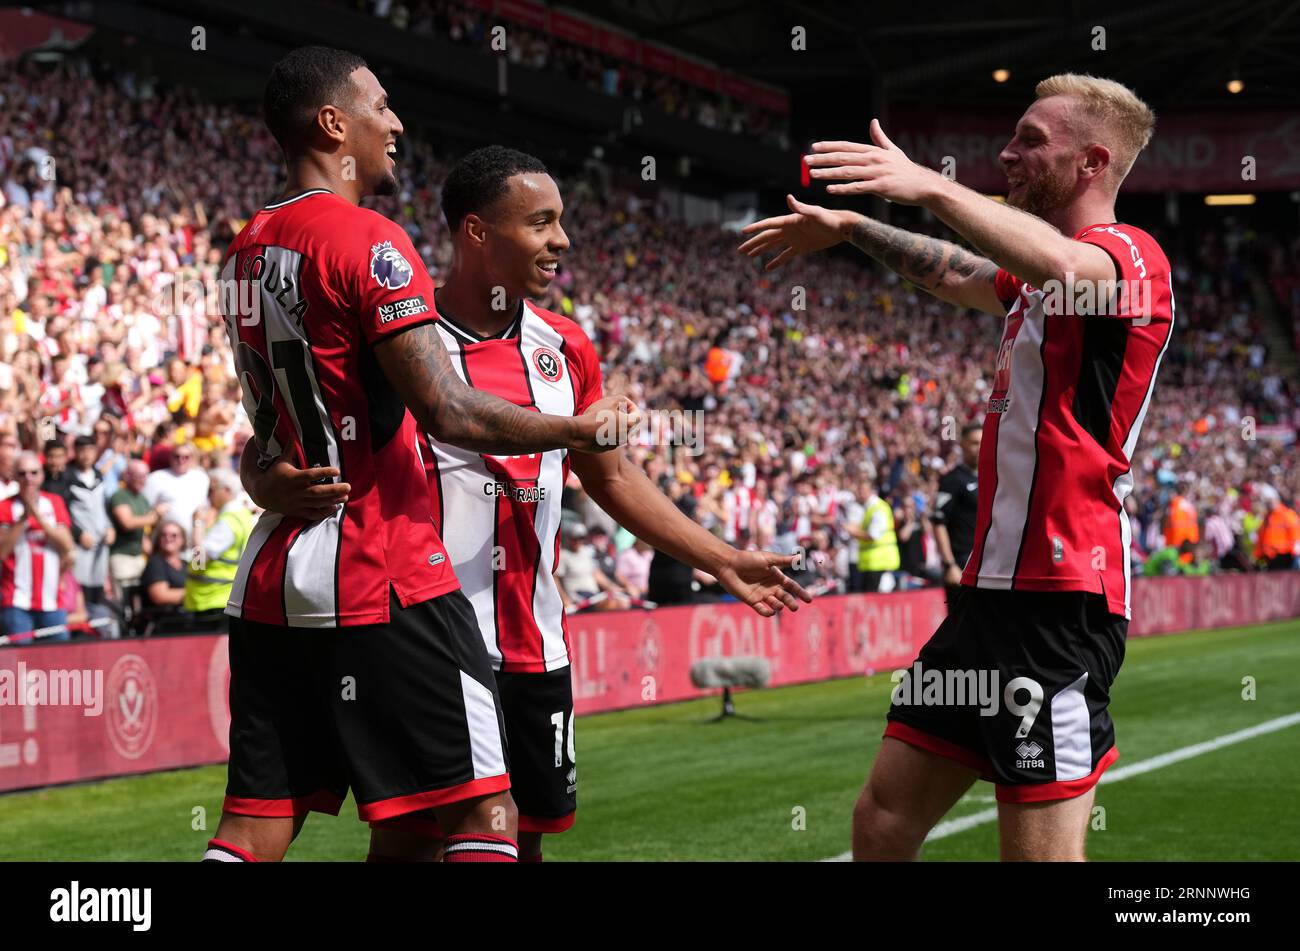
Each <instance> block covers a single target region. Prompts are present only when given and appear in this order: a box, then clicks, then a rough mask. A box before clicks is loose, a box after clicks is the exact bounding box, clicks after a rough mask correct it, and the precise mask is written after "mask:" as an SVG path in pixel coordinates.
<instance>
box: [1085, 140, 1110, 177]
mask: <svg viewBox="0 0 1300 951" xmlns="http://www.w3.org/2000/svg"><path fill="white" fill-rule="evenodd" d="M1108 168H1110V149H1108V148H1106V146H1104V145H1100V144H1093V145H1090V146H1088V147H1087V148H1086V149H1084V152H1083V174H1084V175H1085V176H1086V177H1088V178H1098V177H1100V176H1102V175H1104V174H1106V169H1108Z"/></svg>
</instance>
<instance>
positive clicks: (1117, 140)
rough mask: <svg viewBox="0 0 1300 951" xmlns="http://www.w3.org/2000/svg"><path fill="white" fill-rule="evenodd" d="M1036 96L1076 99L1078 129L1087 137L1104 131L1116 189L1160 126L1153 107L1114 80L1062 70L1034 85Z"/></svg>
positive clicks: (1102, 141)
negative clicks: (1063, 71)
mask: <svg viewBox="0 0 1300 951" xmlns="http://www.w3.org/2000/svg"><path fill="white" fill-rule="evenodd" d="M1034 96H1035V98H1038V99H1046V98H1047V97H1048V96H1065V97H1067V98H1068V99H1070V100H1072V101H1073V103H1074V106H1075V108H1074V109H1073V110H1072V111H1071V118H1072V119H1073V120H1074V121H1073V125H1074V127H1075V130H1076V132H1078V133H1079V134H1081V135H1084V136H1089V135H1096V134H1100V135H1101V136H1102V138H1101V140H1100V142H1101V144H1103V145H1105V146H1106V147H1107V148H1109V149H1110V153H1111V160H1110V172H1109V173H1108V177H1110V180H1111V182H1112V183H1113V184H1114V186H1115V187H1116V188H1118V187H1119V184H1120V182H1122V181H1123V180H1124V178H1125V177H1126V176H1127V175H1128V173H1129V170H1130V169H1132V168H1133V163H1134V162H1136V161H1137V157H1138V153H1139V152H1141V151H1142V150H1143V149H1144V148H1146V147H1147V143H1148V142H1150V141H1151V133H1152V131H1153V130H1154V129H1155V126H1156V114H1155V113H1154V112H1152V111H1151V107H1150V106H1148V105H1147V104H1146V103H1145V102H1143V101H1142V100H1141V99H1139V98H1138V96H1137V93H1135V92H1134V91H1133V90H1131V89H1129V88H1128V87H1127V86H1125V85H1124V84H1123V83H1117V82H1115V80H1113V79H1099V78H1098V77H1096V76H1088V75H1084V74H1080V73H1059V74H1057V75H1056V76H1048V77H1047V78H1046V79H1044V80H1043V81H1042V82H1040V83H1039V84H1038V85H1037V86H1036V87H1034Z"/></svg>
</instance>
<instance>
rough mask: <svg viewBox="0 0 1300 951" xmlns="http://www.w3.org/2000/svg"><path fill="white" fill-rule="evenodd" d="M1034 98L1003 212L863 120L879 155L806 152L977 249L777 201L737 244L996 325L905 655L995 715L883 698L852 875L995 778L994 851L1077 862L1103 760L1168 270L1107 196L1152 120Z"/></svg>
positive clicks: (901, 694)
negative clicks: (994, 318) (926, 598)
mask: <svg viewBox="0 0 1300 951" xmlns="http://www.w3.org/2000/svg"><path fill="white" fill-rule="evenodd" d="M1035 93H1036V101H1035V102H1034V103H1033V104H1032V105H1031V106H1030V107H1029V109H1028V110H1027V111H1026V112H1025V114H1024V115H1023V116H1022V117H1021V119H1020V121H1019V122H1018V123H1017V125H1016V130H1015V135H1014V137H1013V138H1012V140H1011V141H1010V143H1008V144H1007V146H1006V147H1005V148H1004V149H1003V150H1002V153H1001V155H1000V160H1001V162H1002V164H1003V167H1004V168H1005V170H1006V174H1007V180H1008V183H1009V185H1010V189H1009V192H1008V195H1007V204H1006V205H1003V204H999V203H997V202H994V201H992V200H990V199H988V198H985V197H984V196H982V195H979V194H977V193H976V192H973V191H971V190H970V189H968V188H964V187H962V186H961V185H959V184H957V183H956V182H954V181H951V180H949V179H947V178H945V177H943V176H942V175H940V174H938V173H937V172H934V171H932V170H930V169H927V168H924V167H922V166H919V165H916V164H914V163H913V162H912V161H910V160H909V159H908V157H907V156H906V155H904V154H903V152H902V151H901V150H900V149H898V148H897V147H896V146H895V145H894V144H893V143H892V142H890V141H889V139H888V138H887V137H886V136H885V133H884V131H883V130H882V129H881V128H880V124H879V123H878V122H876V121H874V120H873V121H872V124H871V139H872V142H873V144H872V145H862V144H857V143H853V142H822V143H817V144H816V145H814V146H813V150H814V153H815V154H813V155H810V156H808V159H807V161H808V165H809V167H810V170H811V175H812V177H814V178H817V179H821V180H823V181H830V182H835V183H836V184H832V185H830V186H829V187H828V189H827V191H828V192H830V193H832V194H871V195H879V196H881V197H883V198H887V199H889V200H891V201H894V202H898V203H900V204H909V205H920V206H922V207H924V208H926V209H928V210H929V211H930V212H932V213H933V214H934V215H935V216H936V217H937V218H939V219H940V220H941V221H943V222H944V223H945V224H947V225H948V226H949V227H951V228H952V229H953V230H954V231H956V232H957V233H958V234H960V235H962V236H963V237H964V238H966V239H967V240H968V241H969V242H970V243H971V244H972V245H974V246H975V247H977V248H979V249H980V250H982V251H983V252H984V254H985V255H986V257H980V256H978V255H976V254H972V253H969V252H967V251H965V250H963V249H962V248H960V247H958V246H957V245H955V244H951V243H949V242H946V241H941V240H938V239H935V238H930V237H927V236H924V235H919V234H912V233H909V232H907V231H903V230H901V229H898V228H892V227H889V226H888V225H885V224H882V223H881V222H878V221H873V220H871V219H869V218H866V217H864V216H862V215H859V214H855V213H852V212H846V211H831V210H828V209H825V208H820V207H817V206H814V205H805V204H803V203H801V202H798V201H796V200H795V199H794V198H793V197H790V198H789V199H788V201H789V205H790V208H791V211H792V212H793V213H792V214H790V215H785V216H781V217H777V218H769V219H767V220H765V221H759V222H756V223H755V224H752V225H750V226H749V227H748V228H746V229H745V231H746V232H747V233H749V234H752V235H753V237H751V238H750V239H749V240H748V241H746V242H745V243H744V244H743V245H741V250H742V251H744V252H747V253H749V254H750V255H756V254H760V253H763V252H766V251H776V252H777V254H776V256H775V258H774V259H773V260H772V261H771V263H770V264H769V265H768V267H769V268H773V267H777V266H779V265H781V264H782V263H784V262H785V261H787V260H789V259H790V258H792V257H794V256H796V255H798V254H802V253H807V252H810V251H818V250H821V249H823V248H828V247H830V246H832V245H834V244H837V243H839V242H841V241H849V242H851V243H852V244H853V245H854V246H855V247H857V248H858V249H859V250H861V251H863V252H864V253H866V254H867V255H869V256H871V257H873V258H875V259H876V260H878V261H880V262H881V263H883V264H885V265H886V266H887V267H889V268H891V269H892V270H894V271H896V272H897V273H899V274H901V275H902V276H903V277H905V278H906V279H908V280H909V281H911V282H913V283H915V284H917V285H918V286H920V287H923V288H924V289H926V290H927V291H929V292H930V293H932V294H934V295H935V296H936V297H938V298H939V299H941V300H944V301H947V302H949V303H953V304H957V305H960V306H962V307H969V308H973V309H976V310H982V311H985V312H987V313H991V314H1005V324H1004V330H1003V336H1002V344H1001V346H1000V347H999V349H998V357H997V367H996V373H995V376H994V381H993V387H992V393H991V395H990V399H989V404H988V411H987V415H986V416H985V420H984V435H983V441H982V444H981V448H980V457H979V507H978V515H977V523H976V530H975V547H974V550H973V551H972V552H971V555H970V558H969V559H968V561H967V563H966V567H965V572H964V573H963V575H962V586H963V588H962V592H961V595H960V596H959V597H958V598H957V599H956V601H955V603H954V604H952V605H950V614H949V616H948V619H947V620H946V621H945V622H944V623H943V624H942V625H941V626H940V627H939V629H938V630H937V631H936V632H935V634H934V636H933V637H932V638H931V639H930V640H929V642H928V643H927V644H926V645H925V647H923V648H922V650H921V653H920V656H919V657H918V658H917V662H918V663H919V664H920V666H921V668H922V669H923V670H933V671H936V672H940V673H943V674H945V681H946V682H948V683H953V682H954V681H955V678H954V677H951V676H947V675H948V674H949V673H952V674H973V675H980V674H981V673H983V674H986V675H987V674H993V675H995V678H994V683H995V684H997V685H998V687H997V699H998V706H997V710H996V713H995V714H994V715H991V716H982V715H981V709H980V708H979V707H977V706H975V705H967V704H968V703H969V699H967V701H966V702H961V698H958V697H944V698H943V703H941V704H936V705H929V706H927V705H907V704H904V703H902V702H900V700H902V699H905V698H907V697H909V696H912V694H913V691H912V690H911V689H910V688H909V684H908V682H907V681H904V682H903V683H902V684H900V685H899V689H898V690H896V691H895V703H894V705H893V706H892V708H891V710H890V712H889V716H888V720H889V723H888V726H887V728H886V730H885V739H884V741H883V743H882V744H881V748H880V753H879V755H878V756H877V757H876V761H875V763H874V765H873V766H872V770H871V775H870V777H869V778H868V780H867V784H866V788H865V789H864V790H863V792H862V795H861V797H860V798H859V800H858V803H857V806H856V808H855V810H854V815H853V853H854V857H855V858H857V859H859V860H864V859H911V858H915V857H916V856H917V855H918V854H919V851H920V847H921V844H922V842H923V841H924V839H925V836H926V834H927V833H928V832H929V830H930V829H931V828H932V827H933V826H934V824H935V823H936V822H937V821H938V820H939V819H940V818H941V817H942V816H943V815H944V814H945V813H946V812H948V810H949V809H950V808H951V807H952V806H953V804H954V803H956V801H957V800H958V799H959V798H960V797H961V796H962V795H963V794H964V793H965V792H966V790H967V789H969V788H970V786H971V784H972V783H973V782H974V781H975V780H976V779H977V778H984V779H989V780H992V781H994V782H995V783H996V784H997V798H998V803H999V806H998V819H999V831H1000V840H1001V853H1002V857H1003V858H1004V859H1056V860H1082V858H1083V854H1084V850H1083V846H1084V838H1085V834H1086V830H1087V822H1088V819H1089V815H1090V810H1091V806H1092V800H1093V794H1094V787H1095V786H1096V783H1097V781H1098V779H1099V778H1100V776H1101V774H1102V772H1103V771H1104V770H1105V769H1106V768H1107V767H1108V766H1109V765H1110V764H1111V763H1112V762H1114V760H1115V759H1116V757H1117V756H1118V752H1117V750H1116V748H1115V731H1114V726H1113V724H1112V722H1111V719H1110V715H1109V713H1108V711H1107V706H1108V703H1109V699H1110V687H1111V684H1112V683H1113V681H1114V679H1115V675H1116V673H1117V671H1118V670H1119V666H1120V663H1121V661H1122V660H1123V657H1124V641H1125V637H1126V634H1127V630H1128V617H1129V586H1130V579H1129V554H1128V548H1129V537H1130V527H1129V521H1128V517H1127V515H1126V514H1125V512H1124V499H1125V497H1126V496H1127V495H1128V494H1129V492H1130V490H1131V489H1132V485H1133V476H1132V467H1131V463H1130V460H1131V458H1132V455H1133V450H1134V448H1135V447H1136V445H1137V441H1138V434H1139V432H1140V431H1141V428H1142V420H1143V418H1144V417H1145V416H1146V410H1147V405H1148V403H1149V401H1150V400H1151V395H1152V391H1153V389H1154V386H1155V378H1156V372H1157V370H1158V368H1159V365H1160V359H1161V356H1162V355H1163V353H1164V351H1165V348H1166V346H1167V345H1168V342H1169V338H1170V334H1171V332H1172V329H1173V310H1174V307H1173V297H1172V290H1171V285H1170V274H1169V262H1168V261H1167V260H1166V258H1165V255H1164V253H1163V252H1162V251H1161V250H1160V247H1159V245H1158V244H1157V243H1156V242H1155V240H1154V239H1152V238H1151V236H1150V235H1148V234H1146V233H1144V232H1143V231H1140V230H1139V229H1137V228H1134V227H1133V226H1131V225H1126V224H1119V223H1117V222H1116V220H1115V199H1116V195H1117V193H1118V191H1119V187H1120V183H1121V182H1122V181H1123V180H1124V177H1125V176H1126V175H1127V174H1128V172H1129V169H1130V168H1132V166H1133V162H1134V161H1135V160H1136V158H1137V156H1138V153H1139V152H1141V150H1142V149H1143V148H1144V147H1145V146H1146V144H1147V142H1148V141H1149V140H1150V137H1151V132H1152V129H1153V127H1154V124H1155V117H1154V115H1153V114H1152V112H1151V110H1150V109H1149V108H1148V107H1147V106H1146V104H1145V103H1143V102H1142V101H1141V100H1140V99H1138V97H1137V96H1136V95H1134V94H1133V92H1132V91H1131V90H1129V89H1127V88H1125V87H1124V86H1122V85H1120V84H1119V83H1116V82H1112V81H1110V80H1105V79H1097V78H1094V77H1091V76H1078V75H1071V74H1066V75H1059V76H1053V77H1051V78H1049V79H1045V80H1043V81H1042V82H1041V83H1039V84H1038V86H1037V88H1036V90H1035ZM1062 288H1064V289H1065V294H1064V295H1063V294H1062V292H1061V291H1062ZM913 669H915V668H913ZM917 692H919V691H917Z"/></svg>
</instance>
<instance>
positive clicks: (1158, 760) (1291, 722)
mask: <svg viewBox="0 0 1300 951" xmlns="http://www.w3.org/2000/svg"><path fill="white" fill-rule="evenodd" d="M1297 723H1300V713H1289V714H1287V715H1286V716H1284V717H1278V718H1277V719H1275V720H1265V721H1264V722H1263V723H1259V724H1256V725H1255V726H1251V727H1247V728H1246V729H1244V730H1238V731H1237V732H1236V733H1227V734H1224V735H1223V736H1216V737H1215V738H1214V739H1212V740H1206V741H1205V742H1203V743H1193V744H1192V745H1191V746H1184V747H1183V748H1182V749H1179V750H1170V751H1169V752H1168V753H1161V754H1160V755H1159V756H1153V757H1151V758H1150V759H1144V760H1139V761H1138V762H1136V763H1129V764H1128V765H1127V766H1121V767H1119V768H1118V769H1108V770H1107V771H1106V772H1104V773H1102V774H1101V779H1100V780H1098V785H1103V784H1105V783H1117V782H1119V781H1120V780H1122V779H1128V778H1129V777H1131V776H1141V775H1142V774H1143V773H1149V772H1151V771H1152V770H1156V769H1162V768H1164V767H1165V766H1170V765H1172V764H1174V763H1181V762H1182V761H1183V760H1187V759H1192V758H1193V757H1196V756H1200V755H1201V754H1202V753H1210V752H1213V751H1214V750H1218V749H1222V748H1223V747H1225V746H1232V745H1233V744H1234V743H1241V742H1242V741H1244V740H1249V739H1253V738H1254V737H1257V736H1263V735H1264V734H1265V733H1275V732H1277V731H1278V730H1285V729H1286V728H1287V727H1289V726H1295V725H1296V724H1297ZM997 817H998V811H997V809H996V808H994V809H981V810H980V811H979V812H972V813H971V814H970V815H968V816H961V817H959V818H957V819H946V820H944V821H943V822H940V823H939V824H938V825H937V826H935V827H934V828H933V829H931V830H930V834H929V835H927V836H926V837H925V841H926V842H933V841H935V840H936V839H945V838H947V837H948V836H950V835H956V834H957V833H958V832H965V831H966V830H967V829H974V828H975V827H976V826H982V825H984V824H985V823H986V822H994V821H996V820H997ZM851 858H853V853H852V852H844V853H842V854H840V855H836V856H832V857H831V858H828V859H822V861H823V862H847V861H849V860H850V859H851Z"/></svg>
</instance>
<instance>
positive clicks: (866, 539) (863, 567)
mask: <svg viewBox="0 0 1300 951" xmlns="http://www.w3.org/2000/svg"><path fill="white" fill-rule="evenodd" d="M864 489H866V490H869V491H870V495H868V496H867V501H866V504H865V505H864V506H863V512H862V523H861V524H860V525H856V526H854V525H850V526H849V527H848V531H849V534H850V535H852V536H853V537H854V538H856V539H857V540H858V570H859V571H861V572H862V590H863V591H866V592H868V593H872V592H878V591H885V592H888V591H893V590H894V584H893V577H892V576H893V572H895V571H897V570H898V567H899V564H900V559H899V553H898V535H897V534H896V533H895V531H894V509H893V506H891V505H890V504H889V502H888V501H887V500H886V499H884V498H883V497H882V496H881V494H880V492H879V491H878V490H877V488H876V486H874V485H868V486H865V487H864Z"/></svg>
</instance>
